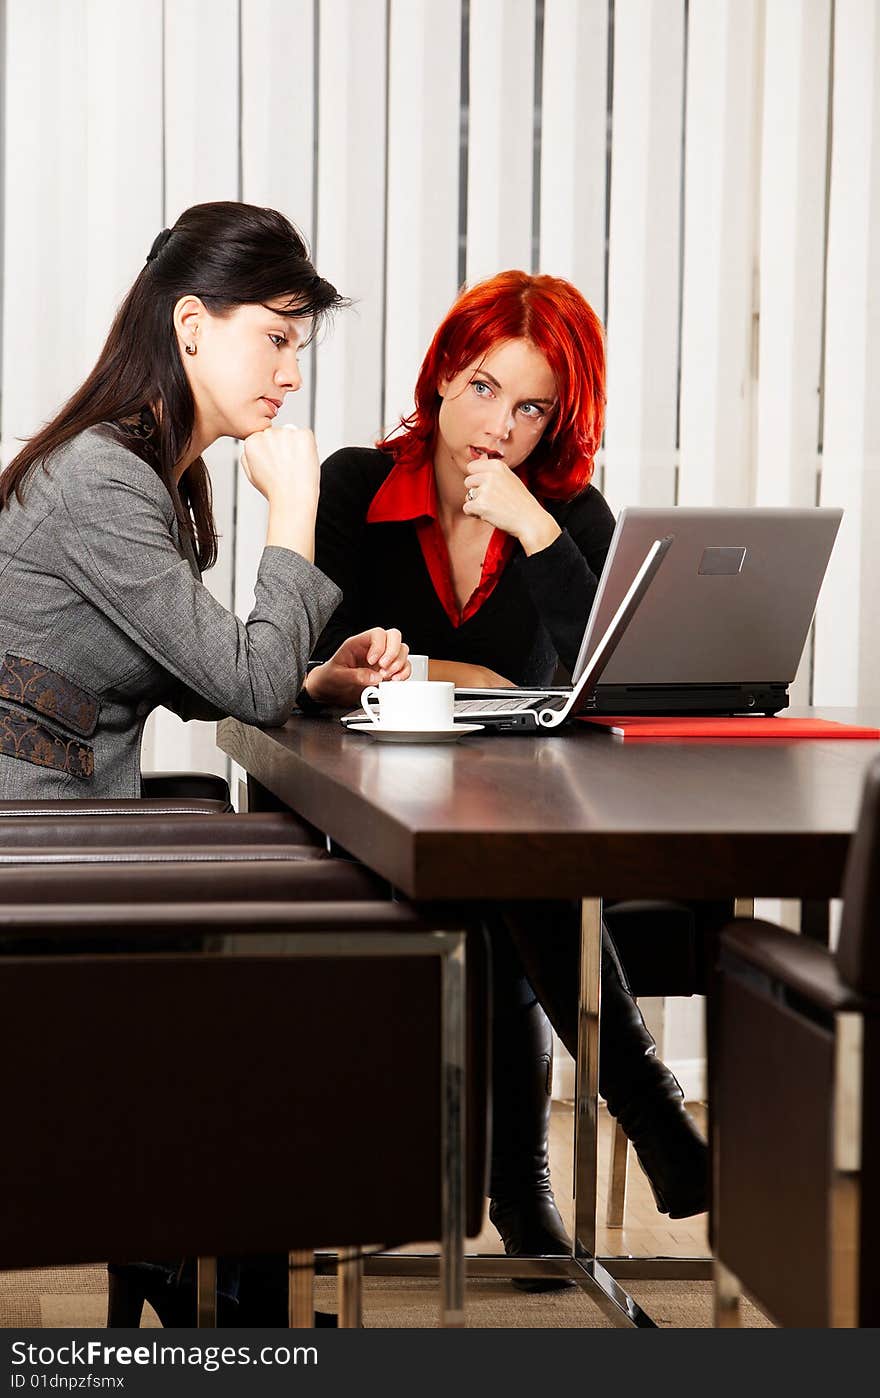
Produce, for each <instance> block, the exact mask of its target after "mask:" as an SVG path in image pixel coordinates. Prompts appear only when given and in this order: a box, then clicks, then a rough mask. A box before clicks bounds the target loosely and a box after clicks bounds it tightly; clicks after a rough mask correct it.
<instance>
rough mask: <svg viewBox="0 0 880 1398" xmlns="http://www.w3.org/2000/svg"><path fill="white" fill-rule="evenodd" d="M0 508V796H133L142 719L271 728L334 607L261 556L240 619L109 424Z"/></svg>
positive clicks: (331, 595)
mask: <svg viewBox="0 0 880 1398" xmlns="http://www.w3.org/2000/svg"><path fill="white" fill-rule="evenodd" d="M23 494H24V503H23V504H20V503H19V502H18V501H16V500H14V499H13V500H12V501H11V502H10V504H9V505H8V506H7V508H6V509H4V510H0V799H5V800H8V799H15V798H25V799H28V800H33V799H47V798H52V797H62V796H67V797H69V796H92V797H94V796H107V797H112V796H137V795H139V794H140V789H141V788H140V748H141V737H142V734H143V727H144V723H145V722H146V719H147V716H148V714H149V713H150V712H151V710H152V709H154V708H155V707H156V706H157V705H159V704H164V705H166V706H167V707H168V708H170V709H173V710H174V712H175V713H178V714H180V716H181V717H182V718H185V719H190V718H220V717H224V716H226V715H227V714H231V715H233V716H234V717H236V718H241V719H244V720H245V721H246V722H250V723H278V722H281V721H283V720H284V719H285V718H286V717H287V715H288V714H289V713H290V711H291V709H292V708H293V706H294V704H295V701H296V696H297V694H298V692H299V690H300V687H301V685H302V681H303V676H304V674H305V669H306V662H307V660H308V656H309V652H310V651H311V649H312V647H313V645H314V644H315V642H316V640H317V638H318V637H319V636H320V634H321V631H322V630H323V628H324V626H325V624H326V623H327V621H329V619H330V617H331V616H332V614H333V612H334V610H335V608H336V606H337V604H338V602H339V601H340V597H341V594H340V592H339V589H338V588H337V587H336V586H335V584H334V583H332V582H330V580H329V579H328V578H326V577H325V576H324V574H323V573H321V572H320V571H319V570H318V569H317V568H315V567H314V566H313V564H311V563H308V562H306V560H305V559H304V558H301V557H300V555H299V554H297V553H294V552H292V551H291V550H290V549H284V548H266V549H264V550H263V556H262V559H261V561H260V567H259V572H258V574H257V583H256V601H255V604H254V609H253V611H252V612H251V614H250V616H249V617H248V620H247V621H246V622H242V621H239V620H238V618H237V617H235V616H234V615H233V614H232V613H231V612H229V611H227V610H226V608H225V607H223V606H221V604H220V603H219V602H217V601H216V600H215V599H214V598H213V597H212V596H211V594H210V592H209V591H208V590H207V588H206V587H204V586H203V585H202V582H201V580H200V577H199V572H198V568H197V566H196V560H195V557H194V555H193V552H192V547H191V545H190V543H189V540H188V539H186V538H185V537H182V536H181V532H180V530H179V528H178V523H177V518H176V515H175V512H174V505H173V502H172V500H171V497H170V496H169V494H168V491H167V490H166V489H165V486H164V485H163V484H162V482H161V480H160V479H159V477H158V475H157V474H156V472H155V471H153V470H152V468H151V467H150V466H149V465H148V464H147V463H146V462H144V461H143V460H141V458H140V457H139V456H137V455H136V454H135V453H134V452H133V451H130V450H129V449H128V448H127V447H126V446H125V445H124V444H123V443H122V442H120V441H119V439H118V437H117V436H116V434H115V433H114V432H113V431H112V430H111V429H109V428H106V427H94V428H90V429H89V430H88V431H87V432H83V433H81V434H80V435H79V436H78V437H76V438H74V439H73V441H71V442H70V443H68V444H67V445H66V446H65V447H63V448H61V449H60V450H59V451H58V452H57V453H55V454H54V455H53V456H52V458H51V460H50V462H49V466H48V469H44V468H43V467H42V466H39V467H37V468H36V470H35V471H34V472H33V474H32V475H31V476H30V478H29V479H28V481H27V483H26V485H25V486H24V490H23Z"/></svg>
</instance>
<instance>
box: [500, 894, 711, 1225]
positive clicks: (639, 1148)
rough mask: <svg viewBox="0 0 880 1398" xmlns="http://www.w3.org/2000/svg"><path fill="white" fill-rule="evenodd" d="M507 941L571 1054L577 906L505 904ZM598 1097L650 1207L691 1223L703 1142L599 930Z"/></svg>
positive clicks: (701, 1183) (701, 1200)
mask: <svg viewBox="0 0 880 1398" xmlns="http://www.w3.org/2000/svg"><path fill="white" fill-rule="evenodd" d="M505 920H506V922H507V925H508V928H509V930H510V934H511V938H512V940H513V941H514V944H515V946H516V948H517V950H518V952H519V955H520V959H521V960H522V962H523V965H524V966H525V968H526V971H527V974H528V977H529V980H530V982H531V984H532V985H533V986H534V988H535V992H536V994H537V995H538V997H539V999H540V1001H541V1004H542V1005H543V1006H544V1008H545V1010H546V1011H547V1013H548V1015H549V1016H550V1019H551V1021H552V1023H553V1027H554V1028H555V1030H556V1032H557V1034H558V1035H559V1037H560V1038H561V1039H562V1042H563V1043H564V1044H565V1046H566V1048H567V1049H568V1051H569V1053H571V1054H576V1052H577V994H576V990H575V987H576V986H577V983H578V973H579V964H580V935H579V909H578V907H577V905H572V904H571V903H564V902H561V901H559V902H557V901H554V902H546V901H542V902H540V903H537V902H536V903H522V904H519V905H517V904H507V905H505ZM599 1092H600V1093H601V1095H602V1096H603V1097H604V1098H605V1101H606V1103H607V1105H608V1110H609V1112H610V1113H611V1115H612V1116H614V1117H616V1118H617V1120H618V1121H619V1122H620V1124H621V1126H622V1127H623V1129H624V1131H625V1133H626V1135H627V1137H628V1138H629V1140H630V1141H631V1142H632V1144H633V1146H634V1148H635V1152H636V1155H637V1156H638V1160H639V1164H640V1165H641V1167H642V1169H643V1170H644V1172H645V1174H646V1176H647V1178H648V1183H649V1184H650V1186H651V1189H652V1191H653V1194H654V1199H655V1201H656V1204H657V1208H658V1209H659V1210H660V1212H661V1213H664V1214H669V1216H670V1217H671V1218H690V1217H691V1216H692V1215H693V1214H699V1213H703V1212H704V1210H705V1209H707V1208H708V1190H709V1167H708V1151H707V1147H706V1143H705V1141H704V1140H703V1138H702V1137H701V1136H700V1134H699V1132H698V1131H697V1128H696V1127H695V1125H694V1123H693V1121H692V1120H691V1118H690V1117H689V1116H688V1114H687V1112H686V1111H685V1108H684V1094H683V1093H682V1090H681V1087H680V1085H679V1083H678V1082H677V1080H676V1079H675V1077H674V1076H673V1074H672V1073H671V1072H670V1071H669V1069H668V1068H667V1067H666V1064H665V1063H663V1062H662V1060H661V1059H660V1058H658V1057H657V1045H656V1044H655V1043H654V1040H653V1038H652V1037H651V1035H650V1034H649V1032H648V1029H647V1027H646V1025H645V1021H644V1019H643V1018H642V1014H641V1011H640V1010H639V1007H638V1005H637V1004H636V1002H635V1000H634V999H633V997H632V995H631V993H630V990H629V986H628V984H627V980H626V975H625V972H624V969H623V966H622V965H621V962H620V959H619V957H618V955H617V951H616V948H615V946H614V943H613V941H612V939H611V936H610V934H609V932H608V929H607V927H605V926H604V925H603V929H602V1000H601V1012H600V1018H599Z"/></svg>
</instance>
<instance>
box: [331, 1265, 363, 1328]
mask: <svg viewBox="0 0 880 1398" xmlns="http://www.w3.org/2000/svg"><path fill="white" fill-rule="evenodd" d="M363 1275H364V1263H363V1256H362V1254H361V1250H360V1248H340V1249H339V1263H338V1267H337V1272H336V1283H337V1291H338V1295H339V1329H340V1330H342V1329H345V1330H359V1329H360V1328H361V1324H362V1322H363V1288H362V1285H361V1283H362V1280H363Z"/></svg>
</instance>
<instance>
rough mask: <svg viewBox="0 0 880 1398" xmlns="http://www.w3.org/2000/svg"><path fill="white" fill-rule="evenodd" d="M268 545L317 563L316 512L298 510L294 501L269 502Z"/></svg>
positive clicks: (277, 500) (274, 499) (273, 499)
mask: <svg viewBox="0 0 880 1398" xmlns="http://www.w3.org/2000/svg"><path fill="white" fill-rule="evenodd" d="M266 544H267V545H268V546H272V547H275V548H284V549H292V550H293V551H294V553H298V554H300V555H301V556H302V557H303V558H305V559H306V560H307V562H309V563H314V561H315V512H312V513H311V514H309V512H308V511H305V510H302V509H299V510H297V508H296V504H295V502H293V501H288V500H279V499H278V498H277V497H273V498H272V499H270V501H269V524H268V528H267V530H266Z"/></svg>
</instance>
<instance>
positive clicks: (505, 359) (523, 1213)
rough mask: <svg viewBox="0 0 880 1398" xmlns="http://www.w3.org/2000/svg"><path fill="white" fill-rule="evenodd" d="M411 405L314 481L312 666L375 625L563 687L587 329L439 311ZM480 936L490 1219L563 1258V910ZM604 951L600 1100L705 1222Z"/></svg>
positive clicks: (484, 306) (457, 662)
mask: <svg viewBox="0 0 880 1398" xmlns="http://www.w3.org/2000/svg"><path fill="white" fill-rule="evenodd" d="M415 404H416V406H415V411H414V412H413V413H412V415H411V416H410V417H408V418H406V419H405V420H404V421H403V422H402V424H401V429H400V431H399V432H397V433H395V434H393V435H392V436H390V437H388V438H386V439H385V440H383V441H381V442H380V443H379V444H378V449H373V448H347V449H345V450H343V451H338V452H336V453H335V454H334V455H333V456H331V457H330V458H329V460H328V461H326V462H325V463H324V466H323V468H322V483H321V501H320V508H319V514H318V524H317V536H316V558H317V562H318V566H319V567H320V568H322V569H323V571H324V572H325V573H326V574H328V576H330V577H331V578H333V580H334V581H335V582H336V583H337V584H338V585H339V586H340V587H341V589H342V592H343V601H342V603H341V604H340V606H339V609H338V610H337V612H336V613H335V615H334V617H333V619H332V621H331V622H330V624H329V626H328V627H327V630H326V631H325V632H324V635H323V637H322V639H321V642H320V644H319V647H318V650H317V652H316V658H318V659H320V658H322V657H324V656H325V655H330V654H332V652H333V650H334V649H335V647H336V646H337V644H338V642H339V640H340V639H341V638H342V637H343V636H346V635H348V634H350V633H352V632H356V631H358V630H361V629H363V619H364V618H365V617H367V616H369V617H378V618H379V619H380V620H382V621H383V624H390V623H391V622H393V624H394V625H395V626H396V627H399V628H400V630H401V631H402V633H403V635H404V637H405V638H406V640H407V641H408V643H409V646H410V649H411V650H412V651H416V652H419V653H423V654H427V655H428V656H430V671H429V673H430V677H431V678H432V679H451V680H454V681H455V682H456V683H457V684H461V685H474V684H479V685H503V684H507V683H511V682H512V683H515V684H520V685H546V684H548V683H550V682H551V681H552V679H553V675H554V671H555V669H556V667H557V664H558V663H559V662H560V661H561V662H562V663H563V665H565V666H566V667H567V668H568V669H569V670H571V669H572V668H573V666H574V662H575V658H576V655H577V650H578V646H579V643H580V640H581V636H582V634H583V629H584V625H585V622H586V617H587V614H588V612H589V609H590V606H591V604H592V600H593V597H594V594H595V591H596V584H597V579H598V576H599V573H600V572H601V570H602V566H603V564H604V562H605V557H606V554H607V551H608V545H609V542H610V540H611V535H612V532H613V529H614V518H613V516H612V514H611V511H610V510H609V508H608V506H607V504H606V503H605V501H604V499H603V498H602V496H601V495H600V494H599V492H598V490H596V488H595V487H594V486H593V485H591V484H590V479H591V476H592V474H593V460H594V456H595V453H596V449H597V448H598V446H599V443H600V441H601V438H602V429H603V421H604V406H605V350H604V339H603V333H602V326H601V324H600V323H599V320H598V319H597V317H596V315H595V313H594V312H593V311H592V310H591V308H590V307H589V305H588V304H587V302H586V301H585V300H584V298H583V297H582V296H581V295H580V293H579V292H578V291H577V290H576V289H575V288H574V287H573V286H572V285H571V284H570V283H568V282H566V281H562V280H560V279H559V278H556V277H549V276H528V275H527V274H526V273H525V272H516V271H510V272H502V273H500V274H499V275H498V276H495V277H492V278H491V279H490V280H488V281H485V282H482V283H480V284H479V285H477V286H474V287H472V288H471V289H470V290H467V291H465V292H464V293H463V294H462V295H461V296H460V297H459V299H458V300H457V301H456V302H455V304H454V305H453V307H452V309H451V310H450V312H449V314H448V315H447V316H446V319H445V320H444V321H443V323H442V325H441V326H440V328H439V329H438V331H437V333H436V335H435V336H434V339H433V341H432V342H431V346H430V348H429V350H428V353H427V354H426V356H425V360H424V363H423V364H422V368H421V371H420V373H419V377H418V381H417V383H416V389H415ZM524 907H525V908H527V909H528V911H524ZM612 918H613V914H612ZM491 924H492V926H491V931H492V934H493V937H492V940H493V955H494V965H495V997H494V1001H495V1016H494V1032H493V1053H494V1081H493V1159H492V1174H491V1182H490V1193H491V1197H492V1203H491V1207H490V1217H491V1218H492V1221H493V1223H494V1224H495V1226H496V1227H497V1228H498V1231H499V1233H500V1234H501V1237H502V1239H503V1241H504V1244H505V1248H506V1250H507V1252H508V1253H509V1254H510V1255H512V1256H517V1255H522V1254H528V1253H550V1254H553V1253H559V1252H561V1251H568V1250H569V1248H570V1243H569V1240H568V1238H567V1237H566V1234H565V1229H564V1227H563V1224H562V1221H561V1219H560V1217H559V1214H558V1211H557V1209H556V1205H555V1202H554V1199H553V1193H552V1190H551V1186H550V1172H549V1164H548V1127H549V1109H550V1092H549V1083H550V1062H551V1059H550V1055H551V1052H552V1040H551V1036H550V1027H549V1024H548V1022H547V1017H546V1015H545V1014H544V1009H546V1011H547V1012H548V1014H549V1015H550V1018H551V1020H552V1021H553V1024H554V1026H555V1027H556V1029H557V1031H558V1032H559V1034H560V1036H561V1037H562V1039H563V1041H564V1042H565V1043H566V1045H567V1047H568V1048H569V1049H570V1050H571V1051H572V1052H574V1050H575V1045H576V1040H577V1016H576V985H577V958H578V951H579V942H578V920H577V916H576V912H575V911H574V909H573V907H572V905H571V904H568V903H563V902H552V903H550V902H546V903H541V904H540V905H537V906H536V905H535V904H528V905H521V906H520V907H519V908H517V907H516V905H511V906H509V907H508V906H506V905H505V906H504V907H499V908H498V909H497V914H494V913H493V915H492V918H491ZM604 942H605V944H604V948H603V963H602V1020H601V1034H602V1041H601V1043H602V1052H601V1056H600V1065H601V1066H600V1081H599V1087H600V1091H601V1093H602V1095H603V1096H604V1097H605V1100H606V1102H607V1104H608V1108H609V1110H610V1112H611V1113H612V1115H614V1116H616V1117H617V1118H618V1120H619V1121H620V1122H621V1124H622V1125H623V1127H624V1130H625V1131H626V1133H627V1135H628V1136H629V1138H630V1139H631V1140H632V1141H633V1143H634V1145H635V1148H636V1151H637V1153H638V1156H639V1159H640V1161H641V1163H642V1166H643V1168H644V1169H645V1172H646V1174H647V1176H648V1179H649V1181H650V1183H651V1185H652V1188H653V1190H654V1194H655V1197H656V1199H657V1204H658V1207H659V1208H660V1209H661V1210H662V1211H663V1212H668V1213H670V1214H671V1215H672V1216H673V1217H686V1216H688V1215H690V1214H694V1213H699V1212H701V1211H702V1210H703V1209H705V1208H706V1154H705V1146H704V1144H703V1142H702V1140H701V1139H700V1137H699V1136H698V1134H697V1132H696V1130H695V1128H694V1126H693V1123H692V1122H691V1120H690V1118H689V1116H688V1115H687V1113H686V1112H685V1110H684V1107H683V1105H682V1093H681V1089H680V1087H679V1085H678V1083H677V1082H676V1080H675V1078H674V1077H673V1076H672V1074H671V1073H670V1072H669V1070H668V1069H667V1068H666V1067H665V1065H664V1064H663V1063H661V1062H660V1060H659V1059H658V1058H657V1056H656V1052H655V1045H654V1041H653V1039H652V1038H651V1036H650V1034H649V1033H648V1031H647V1029H646V1028H645V1025H644V1021H643V1020H642V1017H641V1014H640V1013H639V1010H638V1007H637V1006H636V1004H635V1002H634V1000H633V999H632V996H631V995H630V993H629V989H628V986H627V984H626V980H625V977H624V975H623V971H622V967H621V966H620V963H619V960H618V958H617V955H616V952H615V950H614V947H613V944H612V942H611V939H610V937H608V936H607V933H606V936H605V939H604ZM536 992H537V994H536ZM538 996H539V997H540V1000H539V999H538V998H537V997H538ZM542 1005H543V1007H544V1009H542ZM533 1285H536V1286H537V1285H541V1284H540V1283H536V1284H533ZM544 1285H546V1283H545V1284H544Z"/></svg>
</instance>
